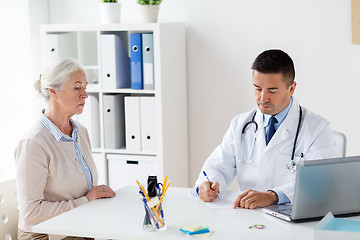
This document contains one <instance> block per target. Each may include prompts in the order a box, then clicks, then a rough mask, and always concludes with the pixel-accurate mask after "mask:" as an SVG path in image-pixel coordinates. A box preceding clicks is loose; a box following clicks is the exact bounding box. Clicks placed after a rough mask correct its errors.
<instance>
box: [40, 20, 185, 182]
mask: <svg viewBox="0 0 360 240" xmlns="http://www.w3.org/2000/svg"><path fill="white" fill-rule="evenodd" d="M132 33H151V34H152V35H153V52H154V59H153V61H154V63H153V64H154V86H155V89H154V90H146V89H142V90H138V89H131V88H118V89H116V88H111V89H109V88H103V87H102V86H103V81H104V79H102V78H101V76H102V75H101V74H102V73H101V71H102V66H103V65H102V64H103V62H102V58H101V54H102V49H101V44H100V41H101V35H102V34H115V35H118V36H121V37H122V40H123V44H124V46H125V47H126V51H127V53H128V54H129V56H130V44H129V36H130V34H132ZM40 34H41V45H42V46H43V47H42V64H43V65H45V64H47V61H49V54H50V53H49V52H48V51H49V48H48V45H49V44H48V42H47V41H48V39H49V38H48V36H51V38H54V37H55V38H56V36H69V37H68V39H70V40H69V41H64V44H63V45H61V44H62V43H61V41H60V40H59V42H57V45H56V47H58V48H59V49H60V50H63V51H58V53H59V54H58V56H57V57H59V56H61V57H75V58H77V59H78V60H79V62H80V63H81V64H82V65H83V66H84V70H85V72H86V74H87V76H88V82H89V83H88V86H87V93H88V95H89V98H88V99H87V100H86V101H87V102H86V104H85V108H86V107H87V106H90V105H93V104H94V102H95V106H97V112H98V113H97V114H95V115H92V117H87V120H86V121H85V122H82V121H81V118H80V117H81V115H80V116H79V119H78V120H79V121H80V122H81V123H83V125H85V126H86V127H87V129H88V131H89V135H90V138H91V142H92V146H93V157H94V160H95V163H96V165H97V168H98V172H99V177H100V178H99V179H100V181H99V184H109V185H110V187H113V188H117V187H120V186H123V185H121V184H126V182H127V179H126V178H129V177H130V176H132V175H131V174H133V175H135V176H139V177H143V179H144V178H147V176H146V174H148V173H149V171H150V170H151V171H156V175H157V176H158V179H159V180H162V179H164V177H165V176H168V178H169V180H171V182H172V186H177V187H188V180H189V179H188V176H189V175H188V137H187V131H188V130H187V94H186V88H187V86H186V85H187V83H186V55H185V54H186V48H185V40H186V39H185V25H184V23H146V24H90V23H89V24H48V25H41V26H40ZM59 39H60V38H59ZM67 48H68V49H67ZM70 50H71V51H70ZM62 53H64V54H62ZM52 57H54V56H52ZM109 95H121V96H123V97H125V96H127V97H154V98H153V99H154V102H155V103H154V104H155V113H154V114H155V135H156V149H155V150H153V151H149V150H146V151H144V150H130V149H127V148H126V146H124V147H119V148H117V149H110V148H109V147H107V146H106V145H105V138H106V133H105V132H106V131H105V130H104V129H105V124H106V123H105V121H104V116H105V114H104V111H105V107H104V99H105V98H106V97H107V96H109ZM90 98H91V99H92V100H94V99H95V100H94V102H91V101H92V100H90ZM84 112H85V109H84ZM124 114H125V113H124ZM95 119H98V120H97V121H95ZM87 121H92V123H91V124H89V123H88V122H87ZM94 127H95V128H97V129H98V133H97V134H95V133H92V130H93V128H94ZM114 131H115V129H114ZM121 134H125V132H123V133H121ZM126 163H129V164H132V165H129V166H127V165H126ZM130 173H131V174H130ZM129 174H130V175H129ZM129 184H133V180H131V182H130V183H129Z"/></svg>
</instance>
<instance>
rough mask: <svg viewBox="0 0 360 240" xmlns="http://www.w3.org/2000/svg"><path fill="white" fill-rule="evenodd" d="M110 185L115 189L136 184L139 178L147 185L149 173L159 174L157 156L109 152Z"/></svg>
mask: <svg viewBox="0 0 360 240" xmlns="http://www.w3.org/2000/svg"><path fill="white" fill-rule="evenodd" d="M107 160H108V172H109V186H110V187H111V188H112V189H113V190H114V191H116V190H118V189H119V188H121V187H125V186H127V185H136V180H138V181H139V182H140V183H141V184H142V185H144V184H145V185H146V182H147V179H148V176H149V175H152V176H154V175H158V173H157V162H156V156H144V155H122V154H108V155H107Z"/></svg>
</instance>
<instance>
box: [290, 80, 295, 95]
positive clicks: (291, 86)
mask: <svg viewBox="0 0 360 240" xmlns="http://www.w3.org/2000/svg"><path fill="white" fill-rule="evenodd" d="M295 88H296V82H292V83H291V84H290V86H289V88H288V89H289V95H290V96H291V95H293V93H294V91H295Z"/></svg>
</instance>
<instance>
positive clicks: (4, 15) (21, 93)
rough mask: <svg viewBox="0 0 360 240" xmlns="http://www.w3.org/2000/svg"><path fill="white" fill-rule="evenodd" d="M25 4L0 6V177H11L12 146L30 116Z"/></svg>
mask: <svg viewBox="0 0 360 240" xmlns="http://www.w3.org/2000/svg"><path fill="white" fill-rule="evenodd" d="M27 2H28V1H27V0H20V1H1V2H0V29H1V37H0V53H1V54H0V73H1V82H2V90H1V94H0V104H1V117H0V126H1V129H2V130H1V137H0V153H1V155H0V156H1V157H0V176H1V175H13V174H14V160H13V156H14V150H15V147H16V143H17V141H18V139H19V138H20V136H21V135H22V134H24V132H25V131H26V129H27V126H28V123H29V122H31V116H32V113H31V109H32V105H31V103H32V100H31V99H33V95H32V94H31V93H30V91H29V89H30V88H31V81H30V65H29V63H30V60H29V58H30V50H29V49H30V35H29V24H28V22H29V14H28V3H27ZM29 100H30V101H29ZM29 116H30V117H29Z"/></svg>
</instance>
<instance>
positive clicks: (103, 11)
mask: <svg viewBox="0 0 360 240" xmlns="http://www.w3.org/2000/svg"><path fill="white" fill-rule="evenodd" d="M120 10H121V4H120V3H119V2H118V0H100V19H101V22H102V23H119V22H120Z"/></svg>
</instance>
